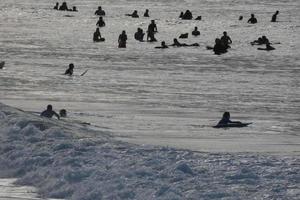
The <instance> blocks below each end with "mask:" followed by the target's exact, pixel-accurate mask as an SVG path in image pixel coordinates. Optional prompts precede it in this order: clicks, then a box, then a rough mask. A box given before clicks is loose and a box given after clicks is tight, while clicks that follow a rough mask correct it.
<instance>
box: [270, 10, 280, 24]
mask: <svg viewBox="0 0 300 200" xmlns="http://www.w3.org/2000/svg"><path fill="white" fill-rule="evenodd" d="M278 14H279V11H278V10H277V11H276V12H275V13H274V15H273V16H272V19H271V22H276V21H277V15H278Z"/></svg>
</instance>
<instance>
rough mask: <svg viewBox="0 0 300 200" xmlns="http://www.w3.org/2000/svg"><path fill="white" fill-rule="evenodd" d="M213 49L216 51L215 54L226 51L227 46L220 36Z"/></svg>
mask: <svg viewBox="0 0 300 200" xmlns="http://www.w3.org/2000/svg"><path fill="white" fill-rule="evenodd" d="M213 51H214V52H215V54H217V55H220V54H223V53H226V52H227V48H226V46H225V45H224V44H223V43H222V41H221V40H220V39H219V38H216V40H215V46H214V48H213Z"/></svg>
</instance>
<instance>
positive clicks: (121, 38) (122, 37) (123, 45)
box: [118, 31, 127, 48]
mask: <svg viewBox="0 0 300 200" xmlns="http://www.w3.org/2000/svg"><path fill="white" fill-rule="evenodd" d="M126 41H127V35H126V32H125V31H122V33H121V34H120V35H119V39H118V43H119V48H126Z"/></svg>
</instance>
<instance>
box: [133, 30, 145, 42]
mask: <svg viewBox="0 0 300 200" xmlns="http://www.w3.org/2000/svg"><path fill="white" fill-rule="evenodd" d="M144 35H145V33H144V32H143V29H141V28H137V32H136V33H135V34H134V39H136V40H138V41H140V42H143V41H144Z"/></svg>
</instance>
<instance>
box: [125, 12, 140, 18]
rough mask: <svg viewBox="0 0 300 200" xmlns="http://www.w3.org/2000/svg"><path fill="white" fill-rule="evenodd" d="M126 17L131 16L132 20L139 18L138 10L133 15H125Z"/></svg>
mask: <svg viewBox="0 0 300 200" xmlns="http://www.w3.org/2000/svg"><path fill="white" fill-rule="evenodd" d="M125 15H126V16H130V17H132V18H139V15H138V12H137V10H134V11H133V13H132V14H125Z"/></svg>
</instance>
